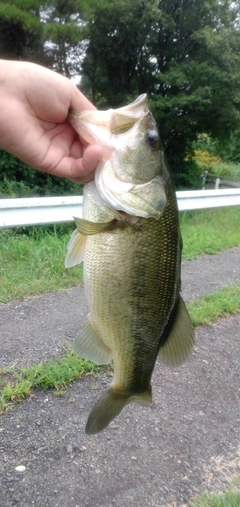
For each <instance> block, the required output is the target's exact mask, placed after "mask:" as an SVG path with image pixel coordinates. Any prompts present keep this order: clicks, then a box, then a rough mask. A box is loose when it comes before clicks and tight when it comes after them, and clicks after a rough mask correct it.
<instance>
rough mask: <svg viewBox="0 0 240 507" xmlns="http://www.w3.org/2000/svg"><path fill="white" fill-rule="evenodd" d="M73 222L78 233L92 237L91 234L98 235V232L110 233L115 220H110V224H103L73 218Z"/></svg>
mask: <svg viewBox="0 0 240 507" xmlns="http://www.w3.org/2000/svg"><path fill="white" fill-rule="evenodd" d="M74 220H75V224H76V227H77V230H78V232H80V233H81V234H83V235H84V236H92V235H93V234H99V233H100V232H106V231H111V230H112V229H114V227H115V225H116V223H117V220H116V219H115V218H114V219H113V220H110V222H105V223H100V222H90V220H85V219H84V218H75V217H74Z"/></svg>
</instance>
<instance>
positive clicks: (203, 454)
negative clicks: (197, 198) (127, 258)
mask: <svg viewBox="0 0 240 507" xmlns="http://www.w3.org/2000/svg"><path fill="white" fill-rule="evenodd" d="M239 270H240V249H237V248H235V249H232V250H229V251H227V252H224V253H222V254H218V255H216V256H203V257H202V258H201V259H198V260H197V261H194V262H187V263H184V264H183V295H184V297H185V299H186V300H190V299H192V298H193V297H199V296H200V295H201V294H203V293H204V292H212V291H214V290H216V289H217V288H218V287H219V286H221V285H223V284H230V283H236V282H237V280H239V279H240V271H239ZM79 303H80V305H79ZM85 315H86V305H85V302H84V298H83V291H82V289H74V290H71V291H67V292H60V293H57V294H49V295H46V296H42V297H39V298H31V299H29V300H27V301H23V302H14V303H10V304H7V305H1V306H0V322H1V336H0V348H1V351H2V355H1V360H0V366H5V365H7V364H13V363H14V364H19V365H22V364H25V365H29V364H31V363H35V362H37V361H39V360H40V359H41V358H42V357H50V356H54V355H56V353H58V352H59V351H60V350H61V343H62V341H63V340H64V339H65V338H64V337H65V336H66V337H67V339H69V340H71V339H72V338H73V336H74V335H75V333H76V331H77V330H78V328H79V327H80V323H81V321H82V320H83V319H84V318H85ZM239 357H240V315H236V316H233V317H231V318H230V319H219V320H218V321H217V322H216V323H215V324H214V325H213V326H202V327H201V328H199V330H198V331H197V336H196V347H195V350H194V353H193V355H192V357H191V359H190V360H189V361H188V362H187V363H186V364H185V365H183V366H181V367H180V368H178V369H172V370H171V369H168V368H164V367H163V366H161V365H159V364H157V366H156V369H155V373H154V378H153V400H154V401H153V404H152V406H151V408H143V407H140V406H138V405H130V406H128V407H126V408H125V409H124V410H123V412H122V413H121V414H120V416H119V417H118V418H117V419H116V420H115V421H114V422H113V423H112V424H111V425H110V426H109V427H108V428H107V429H106V430H105V431H104V432H102V433H100V434H99V435H96V436H91V437H89V436H87V435H85V433H84V426H85V422H86V420H87V416H88V413H89V411H90V409H91V408H92V406H93V405H94V403H95V401H96V400H97V398H98V397H99V396H100V394H101V393H102V391H103V390H104V388H105V387H106V384H108V383H109V379H108V378H107V376H106V375H105V374H104V373H103V374H101V375H100V376H99V378H93V377H85V378H84V379H83V380H82V381H80V382H76V383H73V384H72V386H71V387H69V389H68V390H67V394H66V396H64V397H61V398H59V397H56V396H55V394H54V393H53V392H43V391H39V392H38V391H36V392H35V393H34V397H33V398H31V399H30V400H28V401H25V402H23V403H22V404H20V405H16V406H14V408H13V409H12V410H11V411H9V412H8V413H6V414H5V415H4V416H2V417H1V419H0V479H1V485H0V491H1V495H0V505H1V507H13V506H14V507H30V506H33V505H34V506H37V507H45V506H48V507H49V506H51V507H95V506H96V507H97V506H99V507H110V506H115V507H129V506H134V507H135V506H136V507H147V506H152V507H166V506H171V507H175V506H176V507H180V506H183V505H186V504H188V501H189V499H190V498H192V497H193V496H195V495H197V494H199V493H201V492H202V491H203V490H204V489H208V490H217V489H219V490H221V489H222V488H223V487H225V485H226V477H227V476H231V475H232V474H234V473H235V472H236V470H237V466H239V465H240V463H239V461H240V446H239V444H240V413H239V412H240V410H239V406H240V382H239ZM238 464H239V465H238ZM18 465H24V466H25V467H26V470H25V471H24V472H22V473H20V472H16V471H15V467H16V466H18Z"/></svg>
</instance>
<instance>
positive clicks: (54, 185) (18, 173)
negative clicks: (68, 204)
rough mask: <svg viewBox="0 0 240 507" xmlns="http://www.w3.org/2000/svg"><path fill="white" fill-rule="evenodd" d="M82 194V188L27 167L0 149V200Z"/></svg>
mask: <svg viewBox="0 0 240 507" xmlns="http://www.w3.org/2000/svg"><path fill="white" fill-rule="evenodd" d="M68 194H71V195H78V194H82V186H80V185H77V184H75V183H72V182H71V181H69V180H67V179H63V178H57V177H56V176H52V175H50V174H46V173H43V172H39V171H33V170H32V169H31V168H30V167H29V166H27V165H26V164H24V163H23V162H21V160H18V159H17V158H16V157H14V156H13V155H11V154H10V153H8V152H7V151H5V150H3V149H2V148H0V198H7V197H11V198H14V197H32V196H47V195H68Z"/></svg>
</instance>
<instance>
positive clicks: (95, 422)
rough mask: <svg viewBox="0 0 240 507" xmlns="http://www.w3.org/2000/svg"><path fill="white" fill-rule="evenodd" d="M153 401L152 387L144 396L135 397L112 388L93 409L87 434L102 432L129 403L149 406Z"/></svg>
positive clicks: (87, 426)
mask: <svg viewBox="0 0 240 507" xmlns="http://www.w3.org/2000/svg"><path fill="white" fill-rule="evenodd" d="M151 401H152V396H151V386H149V388H148V389H147V390H146V391H145V392H144V393H143V394H140V395H133V396H126V395H124V394H121V393H119V392H117V391H116V390H115V389H114V388H113V387H110V388H109V389H107V390H106V391H105V393H103V395H102V396H101V398H100V399H99V400H98V402H97V403H96V405H95V407H93V409H92V411H91V413H90V415H89V417H88V421H87V424H86V433H91V434H94V433H99V431H102V430H103V429H104V428H106V427H107V426H108V425H109V423H110V422H111V421H113V419H115V417H117V415H119V414H120V412H121V411H122V409H123V407H124V406H125V405H127V404H128V403H131V402H137V403H141V404H144V405H149V404H150V403H151Z"/></svg>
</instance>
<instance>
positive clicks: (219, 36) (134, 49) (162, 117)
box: [0, 0, 240, 191]
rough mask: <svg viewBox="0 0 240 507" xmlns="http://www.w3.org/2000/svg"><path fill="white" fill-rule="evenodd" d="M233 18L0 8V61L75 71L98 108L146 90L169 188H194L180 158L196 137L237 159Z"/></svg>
mask: <svg viewBox="0 0 240 507" xmlns="http://www.w3.org/2000/svg"><path fill="white" fill-rule="evenodd" d="M130 7H131V8H130ZM239 11H240V5H239V2H231V0H222V1H221V2H219V0H192V1H191V2H179V1H178V0H144V2H143V1H142V0H135V1H134V2H133V3H132V4H131V6H130V5H129V2H128V1H127V0H88V1H86V0H81V1H80V0H70V1H69V2H63V0H55V1H54V2H52V0H22V1H21V2H20V0H11V2H10V3H6V2H1V1H0V28H1V30H0V56H1V57H5V58H6V57H7V58H21V59H28V60H31V61H35V62H38V63H43V64H44V65H47V66H50V67H51V68H53V69H55V70H57V71H60V72H62V73H64V74H65V75H67V76H73V77H75V78H76V77H77V76H79V75H80V74H81V75H82V81H81V87H82V89H83V91H84V92H85V93H86V94H87V95H88V96H89V97H90V98H91V99H92V100H93V102H94V103H96V104H97V106H99V107H101V108H106V107H115V106H119V105H123V104H125V103H127V102H129V101H130V100H132V99H134V98H135V97H136V96H137V95H138V94H140V93H144V92H146V93H148V96H149V102H150V107H151V109H152V111H153V114H154V116H155V118H156V120H157V122H158V124H159V126H160V132H161V137H162V141H163V145H164V147H165V149H166V152H167V156H168V159H169V163H170V167H171V169H172V171H173V173H174V178H175V182H176V184H177V186H178V187H186V186H187V185H188V186H194V185H196V184H197V181H198V178H199V167H198V166H197V165H196V164H194V161H191V163H190V162H189V159H188V158H186V155H187V154H188V155H189V154H191V151H192V142H193V141H194V140H196V139H197V136H198V135H199V134H201V133H205V135H207V136H210V138H211V139H212V140H216V139H217V140H218V153H216V155H217V156H220V158H222V159H223V160H227V161H229V160H235V161H238V160H239V159H240V155H239V154H240V150H239V120H240V96H239V80H240V30H239ZM10 40H11V45H10V44H9V41H10ZM214 142H215V141H214ZM206 151H209V150H206ZM23 182H24V185H25V184H26V177H25V176H24V178H23ZM44 184H45V183H44ZM35 186H38V184H37V185H35V184H34V185H33V188H35ZM39 186H41V183H40V185H39ZM20 191H21V189H20Z"/></svg>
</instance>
